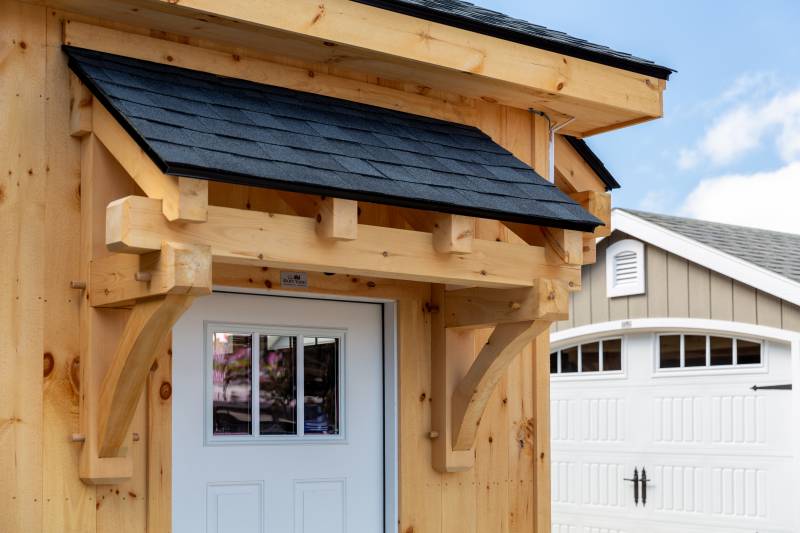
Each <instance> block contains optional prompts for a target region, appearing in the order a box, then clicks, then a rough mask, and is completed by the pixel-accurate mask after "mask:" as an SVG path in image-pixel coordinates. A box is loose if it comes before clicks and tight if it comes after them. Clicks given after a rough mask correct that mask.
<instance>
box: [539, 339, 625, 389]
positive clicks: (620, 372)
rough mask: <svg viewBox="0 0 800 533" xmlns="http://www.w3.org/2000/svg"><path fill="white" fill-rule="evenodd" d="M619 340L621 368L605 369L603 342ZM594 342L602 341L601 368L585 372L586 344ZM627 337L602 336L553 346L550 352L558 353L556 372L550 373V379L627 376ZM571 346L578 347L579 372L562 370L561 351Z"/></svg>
mask: <svg viewBox="0 0 800 533" xmlns="http://www.w3.org/2000/svg"><path fill="white" fill-rule="evenodd" d="M615 340H619V342H620V369H619V370H604V369H603V366H604V363H605V357H604V352H603V343H604V342H607V341H615ZM593 342H598V343H600V346H599V350H600V352H599V353H600V370H598V371H597V372H584V371H583V348H582V346H583V345H584V344H591V343H593ZM625 344H626V343H625V338H624V337H622V336H611V337H602V338H599V339H588V340H585V341H583V342H581V343H579V344H564V345H563V346H559V347H558V348H556V347H553V348H552V349H551V351H550V353H555V354H556V372H555V373H552V372H551V373H550V379H557V380H560V381H568V380H572V379H606V378H619V377H625V363H626V360H627V358H626V357H625ZM569 348H577V349H578V371H577V372H565V373H562V372H561V351H562V350H565V349H569Z"/></svg>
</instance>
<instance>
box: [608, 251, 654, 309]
mask: <svg viewBox="0 0 800 533" xmlns="http://www.w3.org/2000/svg"><path fill="white" fill-rule="evenodd" d="M606 285H607V287H606V289H607V293H608V297H609V298H614V297H617V296H630V295H633V294H643V293H644V292H645V289H644V287H645V279H644V245H643V244H642V242H641V241H636V240H633V239H626V240H623V241H619V242H616V243H614V244H612V245H611V246H609V247H608V249H607V250H606Z"/></svg>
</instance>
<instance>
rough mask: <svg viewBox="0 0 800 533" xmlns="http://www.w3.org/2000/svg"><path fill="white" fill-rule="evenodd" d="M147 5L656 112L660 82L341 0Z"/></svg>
mask: <svg viewBox="0 0 800 533" xmlns="http://www.w3.org/2000/svg"><path fill="white" fill-rule="evenodd" d="M153 4H156V5H159V4H160V7H161V9H170V10H171V12H172V13H180V14H185V16H189V17H193V18H207V17H209V16H211V17H213V20H215V21H217V22H218V23H219V24H222V25H224V24H226V23H227V24H231V23H235V24H236V25H238V26H239V27H241V28H247V27H250V28H252V29H255V30H260V31H268V30H272V31H279V32H283V33H285V34H287V39H289V38H293V39H309V38H311V39H315V40H318V41H321V42H325V43H330V44H338V45H341V46H343V47H347V48H346V50H343V51H342V52H341V53H343V54H344V55H347V54H348V53H351V52H350V50H351V49H352V53H357V52H358V51H359V50H363V51H368V52H369V57H370V58H371V59H373V60H374V61H375V62H376V63H377V62H379V61H380V60H381V59H382V58H383V60H384V61H386V62H387V63H395V64H399V63H405V64H409V65H413V66H414V68H416V69H417V70H419V71H421V72H420V75H419V76H422V75H424V71H425V70H440V71H441V70H444V71H446V72H447V73H448V74H449V76H450V77H451V79H452V80H453V82H454V83H458V82H459V80H460V79H461V78H469V77H475V78H480V79H484V80H489V81H492V82H497V83H502V84H506V85H509V86H515V87H519V88H520V90H523V89H524V90H527V91H528V92H529V93H530V94H531V96H539V97H540V98H542V99H545V100H546V101H548V103H551V104H557V103H558V102H559V101H561V100H563V101H564V102H565V103H566V104H567V106H568V105H569V104H572V105H573V106H574V105H581V104H582V105H584V106H586V107H597V108H599V109H602V110H605V111H606V112H614V111H618V112H620V118H622V116H625V115H624V114H625V113H627V114H632V115H633V116H634V117H641V116H645V117H653V118H655V117H659V116H661V114H662V100H661V92H662V91H663V89H664V86H665V84H664V82H663V80H659V79H656V78H654V77H651V76H646V75H642V74H637V73H633V72H630V71H626V70H622V69H618V68H613V67H608V66H606V65H601V64H598V63H594V62H591V61H586V60H582V59H577V58H574V57H570V56H566V55H563V54H558V53H554V52H549V51H546V50H542V49H539V48H534V47H531V46H526V45H522V44H518V43H514V42H510V41H506V40H502V39H498V38H495V37H491V36H487V35H483V34H478V33H475V32H471V31H467V30H463V29H460V28H454V27H452V26H448V25H444V24H439V23H435V22H430V21H427V20H421V19H418V18H415V17H411V16H407V15H403V14H399V13H394V12H391V11H388V10H385V9H380V8H376V7H372V6H366V5H363V4H359V3H356V2H350V1H348V0H327V1H326V2H324V3H321V2H319V0H294V1H293V2H292V9H286V8H285V7H286V6H285V4H284V3H283V2H282V1H281V0H262V1H261V2H258V3H253V2H252V1H250V0H229V1H227V2H218V1H216V0H181V1H180V2H175V0H146V1H143V2H142V5H146V6H147V5H150V6H152V5H153ZM365 27H369V28H370V31H364V28H365ZM529 101H530V100H529ZM568 109H569V108H568ZM556 110H558V109H556ZM570 110H572V109H570ZM567 114H572V115H573V116H574V113H567ZM627 120H631V118H628V119H627Z"/></svg>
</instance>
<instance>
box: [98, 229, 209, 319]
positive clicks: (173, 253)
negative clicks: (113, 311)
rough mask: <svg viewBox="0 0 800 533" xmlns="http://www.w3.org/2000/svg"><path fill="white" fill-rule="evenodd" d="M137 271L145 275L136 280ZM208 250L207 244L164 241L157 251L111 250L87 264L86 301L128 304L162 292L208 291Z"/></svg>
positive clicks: (100, 303)
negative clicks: (88, 275) (87, 294)
mask: <svg viewBox="0 0 800 533" xmlns="http://www.w3.org/2000/svg"><path fill="white" fill-rule="evenodd" d="M138 274H147V276H140V277H149V279H146V280H142V281H139V280H137V279H136V277H137V275H138ZM211 284H212V283H211V250H210V249H209V248H208V247H207V246H202V245H196V244H186V243H172V242H165V243H164V244H163V246H162V247H161V250H160V251H158V252H151V253H148V254H142V255H138V254H112V255H108V256H105V257H102V258H100V259H95V260H94V261H92V264H91V281H90V284H89V303H90V305H92V306H93V307H122V306H128V305H131V304H133V303H135V302H136V300H142V299H145V298H151V297H153V296H161V295H165V294H184V295H192V296H202V295H204V294H211Z"/></svg>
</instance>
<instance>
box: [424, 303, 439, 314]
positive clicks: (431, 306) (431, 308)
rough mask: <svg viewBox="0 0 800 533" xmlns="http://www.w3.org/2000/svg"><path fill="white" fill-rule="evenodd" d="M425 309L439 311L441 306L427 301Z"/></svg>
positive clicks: (430, 311)
mask: <svg viewBox="0 0 800 533" xmlns="http://www.w3.org/2000/svg"><path fill="white" fill-rule="evenodd" d="M425 311H427V312H428V313H438V312H439V306H438V305H435V304H432V303H430V302H425Z"/></svg>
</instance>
